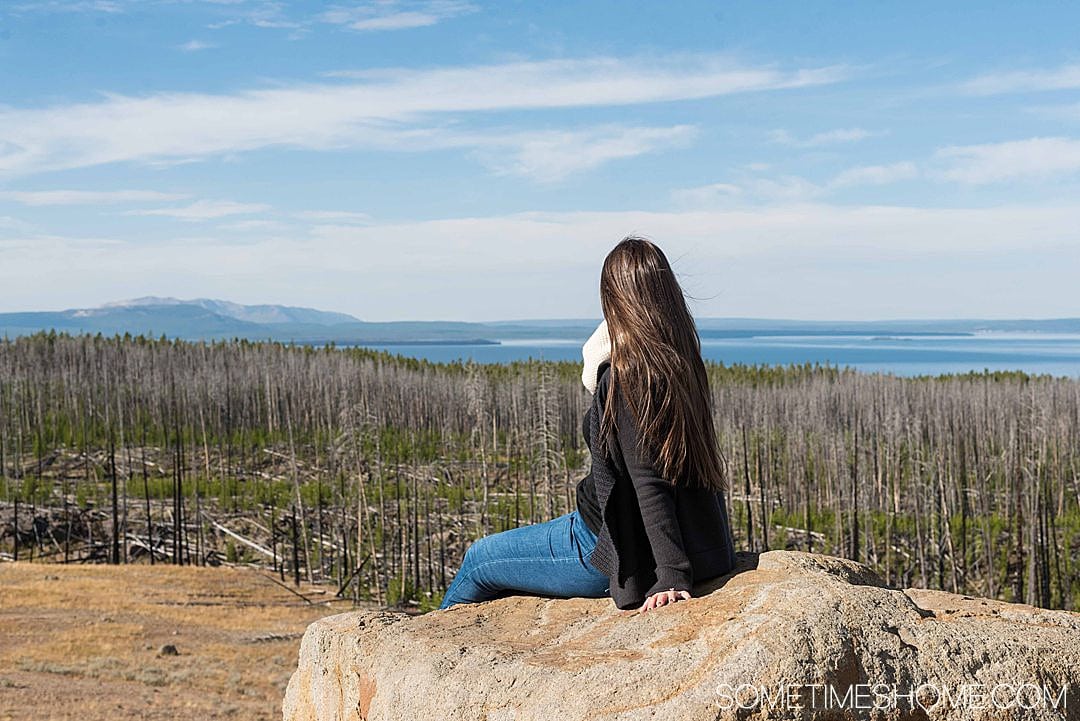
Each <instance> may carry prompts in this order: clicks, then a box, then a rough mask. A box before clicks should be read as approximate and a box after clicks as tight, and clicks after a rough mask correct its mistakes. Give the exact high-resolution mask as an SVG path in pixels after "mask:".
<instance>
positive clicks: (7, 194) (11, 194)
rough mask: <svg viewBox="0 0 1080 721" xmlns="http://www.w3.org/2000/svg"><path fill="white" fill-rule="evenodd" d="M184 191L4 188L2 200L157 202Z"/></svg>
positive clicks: (37, 202) (0, 193)
mask: <svg viewBox="0 0 1080 721" xmlns="http://www.w3.org/2000/svg"><path fill="white" fill-rule="evenodd" d="M186 197H188V196H187V195H185V194H183V193H161V192H158V191H156V190H3V191H0V200H10V201H13V202H16V203H20V204H22V205H32V206H41V205H107V204H115V203H156V202H161V201H168V200H183V199H184V198H186Z"/></svg>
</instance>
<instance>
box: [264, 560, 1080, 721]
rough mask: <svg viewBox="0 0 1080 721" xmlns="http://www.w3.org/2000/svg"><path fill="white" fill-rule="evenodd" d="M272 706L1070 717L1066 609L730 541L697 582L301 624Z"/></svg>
mask: <svg viewBox="0 0 1080 721" xmlns="http://www.w3.org/2000/svg"><path fill="white" fill-rule="evenodd" d="M283 710H284V716H285V720H286V721H308V720H309V719H319V720H320V721H330V720H334V721H337V720H339V719H342V720H344V719H348V720H350V721H355V720H362V721H374V720H379V721H383V720H389V719H407V720H408V721H427V720H428V719H431V720H433V721H464V720H467V719H468V720H472V719H480V720H483V721H526V720H529V721H531V720H532V719H536V720H538V721H539V720H540V719H545V720H546V719H551V720H558V721H572V720H574V719H597V720H600V719H604V720H606V719H611V720H615V719H619V720H626V721H630V720H631V719H675V720H677V721H699V720H702V721H704V720H705V719H708V720H709V721H714V720H715V721H720V720H722V719H829V720H830V721H832V720H839V719H919V720H930V719H950V720H951V719H958V720H959V719H965V720H969V719H995V720H997V719H1025V720H1027V719H1040V720H1041V719H1047V720H1050V719H1053V720H1055V721H1057V720H1058V719H1066V720H1067V721H1071V720H1073V719H1080V613H1073V612H1068V611H1048V610H1045V609H1040V608H1035V607H1032V606H1027V605H1023V604H1014V603H1004V602H1001V601H994V600H990V599H983V598H973V597H971V596H960V595H956V594H952V593H945V592H941V591H931V590H926V589H915V588H905V589H896V588H891V587H888V586H886V585H885V584H884V582H882V580H881V578H880V577H879V576H877V575H876V574H875V573H874V572H873V571H872V570H871V569H869V568H868V567H866V566H864V565H862V564H858V563H854V562H852V561H848V560H845V559H841V558H836V557H833V556H825V555H819V554H812V553H801V552H796V551H768V552H765V553H761V554H748V553H740V554H739V565H738V567H737V568H736V570H735V571H734V572H733V573H731V574H728V575H726V576H721V577H718V578H715V579H711V580H709V581H707V582H704V583H703V584H700V585H699V586H698V587H696V588H695V589H694V598H692V599H689V600H686V601H679V602H677V603H675V604H672V605H670V606H665V607H661V608H658V609H656V610H653V611H647V612H644V613H638V612H636V611H619V610H618V609H616V608H615V606H614V604H613V603H612V602H611V599H608V598H605V599H548V598H541V597H537V596H511V597H506V598H500V599H496V600H492V601H487V602H485V603H479V604H462V605H456V606H453V607H451V608H449V609H446V610H440V611H433V612H430V613H427V614H424V615H421V616H408V615H405V614H400V613H391V612H386V611H367V612H355V613H345V614H340V615H337V616H330V617H327V618H325V619H322V620H321V621H318V622H316V623H314V624H312V625H311V627H310V628H308V630H307V633H306V634H305V635H304V639H303V642H302V645H301V648H300V661H299V666H298V668H297V670H296V672H295V673H294V674H293V677H292V680H291V681H290V683H289V687H288V691H287V692H286V695H285V701H284V704H283Z"/></svg>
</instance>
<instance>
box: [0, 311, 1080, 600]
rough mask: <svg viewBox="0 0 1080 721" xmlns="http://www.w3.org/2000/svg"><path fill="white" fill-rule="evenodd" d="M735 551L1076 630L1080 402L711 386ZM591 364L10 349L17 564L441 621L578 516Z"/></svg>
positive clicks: (940, 383)
mask: <svg viewBox="0 0 1080 721" xmlns="http://www.w3.org/2000/svg"><path fill="white" fill-rule="evenodd" d="M706 368H707V371H708V374H709V380H710V388H711V392H712V396H713V397H712V401H713V413H714V420H715V424H716V429H717V433H718V442H719V444H720V450H721V452H722V454H723V457H724V459H725V467H726V471H727V481H728V484H729V488H728V491H727V494H726V498H727V502H728V504H729V509H730V513H731V518H732V522H733V525H734V530H735V535H736V539H735V540H736V547H737V549H738V550H746V551H763V550H768V549H777V548H788V549H798V550H806V551H813V552H818V553H828V554H834V555H838V556H844V557H846V558H850V559H854V560H857V561H860V562H863V563H866V564H868V565H870V566H871V567H873V568H874V569H875V570H877V571H878V572H879V573H880V574H881V575H882V577H883V578H884V579H885V580H886V581H887V582H888V583H889V584H891V585H894V586H898V587H907V586H920V587H929V588H939V589H943V590H948V591H952V592H956V593H964V594H971V595H979V596H987V597H992V598H999V599H1002V600H1007V601H1017V602H1024V603H1029V604H1032V605H1037V606H1042V607H1046V608H1065V609H1073V610H1075V609H1077V608H1080V568H1078V559H1080V554H1078V550H1080V478H1078V476H1080V380H1077V379H1070V378H1063V377H1051V376H1032V375H1028V374H1025V373H1022V372H1004V373H1003V372H981V373H969V374H964V375H942V376H922V377H914V378H912V377H898V376H894V375H890V374H884V373H864V372H858V371H855V370H853V369H850V368H837V367H832V366H827V365H826V366H820V365H813V366H811V365H802V366H786V367H780V366H775V367H769V366H747V365H737V364H736V365H725V364H718V363H711V362H707V363H706ZM580 375H581V365H580V363H572V362H553V361H534V360H530V361H525V362H514V363H509V364H490V365H488V364H477V363H472V362H457V363H431V362H427V361H423V360H416V359H413V358H408V357H404V356H398V355H391V354H388V353H385V352H381V351H375V350H370V349H365V348H338V347H335V346H334V345H332V344H331V345H326V346H321V347H314V346H300V345H291V344H284V343H265V342H264V343H256V342H249V341H244V340H232V341H213V342H183V341H175V340H168V339H166V338H164V337H161V338H156V339H155V338H148V337H145V336H131V335H125V336H122V337H121V336H113V337H103V336H101V335H100V334H99V335H96V336H91V335H77V336H71V335H67V334H58V333H55V332H50V333H38V334H36V335H33V336H25V337H20V338H16V339H10V340H7V339H6V340H2V341H0V561H4V560H19V561H32V562H46V563H47V562H59V563H91V562H96V563H113V564H126V563H145V564H182V565H220V564H254V565H258V566H260V567H263V568H265V569H267V570H272V572H273V573H274V574H275V576H276V577H278V578H279V579H280V582H282V583H284V584H289V585H291V584H293V583H297V584H298V583H299V582H300V581H301V580H304V581H307V582H309V583H320V584H326V585H327V586H328V587H329V588H331V589H332V592H333V593H336V594H337V595H339V596H341V597H344V598H351V599H353V600H355V601H357V602H360V601H371V602H375V603H378V604H385V605H388V606H394V607H401V608H409V609H414V610H417V611H427V610H431V609H433V608H436V607H437V606H438V603H439V601H440V600H441V596H442V594H443V592H444V591H445V589H446V587H447V585H448V584H449V582H450V581H451V580H452V578H453V573H454V571H455V570H456V569H457V567H458V565H459V563H460V560H461V558H462V556H463V554H464V551H465V549H466V548H467V547H468V545H469V543H471V541H472V540H474V539H476V538H479V537H481V536H483V535H487V534H489V533H494V532H498V531H502V530H505V529H508V528H514V527H517V526H520V525H522V524H528V523H535V522H540V521H545V520H548V519H550V518H553V517H556V516H559V515H561V514H563V513H566V512H568V511H570V510H573V508H574V507H575V506H574V502H575V500H574V485H575V484H576V482H577V481H578V480H579V479H580V478H581V477H582V476H583V475H585V474H586V473H587V472H588V467H589V452H588V449H587V447H586V445H585V440H584V438H583V437H582V418H583V415H584V413H585V411H586V409H587V408H588V405H589V402H590V396H589V393H588V391H587V390H586V389H585V388H584V387H583V386H582V384H581V380H580Z"/></svg>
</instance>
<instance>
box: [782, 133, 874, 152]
mask: <svg viewBox="0 0 1080 721" xmlns="http://www.w3.org/2000/svg"><path fill="white" fill-rule="evenodd" d="M882 134H883V133H881V132H870V131H869V130H864V129H863V128H838V129H836V130H828V131H826V132H823V133H817V134H815V135H811V136H810V137H808V138H801V139H800V138H797V137H795V136H793V135H792V134H791V133H789V132H788V131H786V130H774V131H772V132H771V133H769V139H770V140H771V141H772V142H774V143H779V144H780V145H790V146H792V147H796V148H817V147H821V146H823V145H839V144H842V143H855V142H858V141H860V140H865V139H866V138H870V137H873V136H875V135H882Z"/></svg>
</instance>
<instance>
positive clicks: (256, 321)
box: [0, 296, 1080, 345]
mask: <svg viewBox="0 0 1080 721" xmlns="http://www.w3.org/2000/svg"><path fill="white" fill-rule="evenodd" d="M599 322H600V319H599V318H596V319H591V318H567V319H544V318H537V319H528V320H507V321H492V322H465V321H387V322H370V321H362V320H359V319H358V318H356V317H354V316H352V315H349V314H347V313H337V312H330V311H323V310H317V309H314V308H302V307H295V306H287V305H271V304H263V305H243V304H241V303H234V302H232V301H227V300H216V299H211V298H195V299H192V300H181V299H178V298H171V297H157V296H146V297H142V298H135V299H132V300H125V301H117V302H113V303H106V304H105V305H102V306H98V307H96V308H72V309H69V310H63V311H37V312H24V313H0V338H3V337H8V338H12V337H16V336H21V335H29V334H33V333H37V332H40V331H48V330H56V331H57V332H67V333H71V334H79V333H89V334H97V333H101V334H102V335H105V336H112V335H123V334H124V333H131V334H132V335H144V336H151V337H159V336H161V335H165V336H167V337H169V338H179V339H183V340H221V339H231V338H246V339H248V340H272V341H280V342H286V343H287V342H295V343H308V344H315V345H321V344H326V343H336V344H338V345H395V344H455V345H480V344H492V343H498V342H500V341H503V340H515V341H529V340H536V341H540V340H552V339H562V340H580V341H581V342H584V340H585V339H586V338H588V337H589V335H590V334H591V333H592V331H593V330H594V329H595V328H596V325H597V323H599ZM696 322H697V327H698V332H699V334H700V335H701V337H702V338H703V339H709V338H745V337H752V336H793V335H880V336H887V335H897V334H902V335H926V334H931V335H937V334H970V333H978V332H980V331H1013V332H1023V331H1037V332H1043V333H1080V318H1051V319H1003V320H981V319H931V320H920V319H911V320H880V321H807V320H784V319H769V318H698V319H696Z"/></svg>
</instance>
